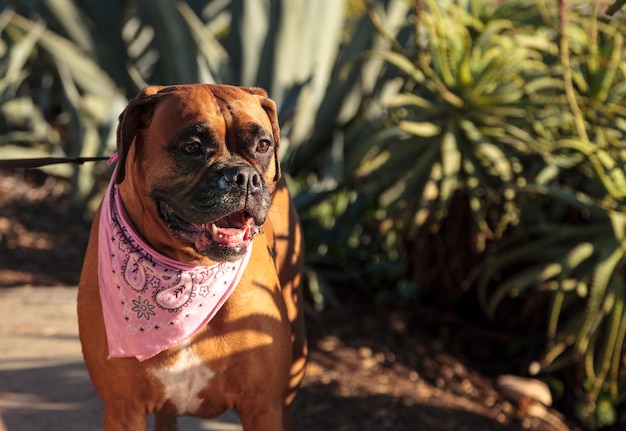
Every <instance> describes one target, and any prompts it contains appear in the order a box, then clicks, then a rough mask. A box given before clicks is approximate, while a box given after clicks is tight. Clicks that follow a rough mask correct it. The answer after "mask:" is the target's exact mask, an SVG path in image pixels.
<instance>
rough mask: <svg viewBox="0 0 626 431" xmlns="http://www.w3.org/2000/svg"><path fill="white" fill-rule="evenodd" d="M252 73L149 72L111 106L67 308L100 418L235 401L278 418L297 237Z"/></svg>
mask: <svg viewBox="0 0 626 431" xmlns="http://www.w3.org/2000/svg"><path fill="white" fill-rule="evenodd" d="M279 134H280V131H279V125H278V118H277V112H276V105H275V103H274V102H273V101H272V100H271V99H269V98H268V95H267V93H266V92H265V91H264V90H262V89H259V88H248V87H235V86H228V85H211V84H192V85H175V86H150V87H146V88H144V89H143V90H142V91H141V92H140V94H139V95H138V96H137V97H135V98H134V99H133V100H131V101H130V102H129V104H128V105H127V107H126V108H125V109H124V111H123V112H122V114H121V115H120V117H119V125H118V128H117V158H118V159H117V165H116V169H115V171H114V174H113V177H112V179H111V182H110V184H109V187H108V189H107V192H106V194H105V196H104V198H103V202H102V204H101V205H100V208H99V209H98V211H97V212H96V214H95V216H94V222H93V225H92V228H91V234H90V239H89V242H88V246H87V250H86V253H85V259H84V262H83V269H82V272H81V277H80V282H79V288H78V297H77V311H78V324H79V335H80V341H81V345H82V351H83V357H84V360H85V364H86V366H87V370H88V372H89V376H90V378H91V381H92V383H93V385H94V387H95V389H96V391H97V392H98V394H99V395H100V397H101V399H102V401H103V404H104V407H105V411H104V419H103V420H104V428H105V430H106V431H117V430H125V431H128V430H142V431H143V430H145V429H146V416H147V415H148V414H151V413H154V414H155V418H156V419H155V429H156V430H160V431H161V430H175V429H177V428H176V416H179V415H192V416H197V417H201V418H213V417H216V416H218V415H219V414H221V413H222V412H224V411H225V410H226V409H234V410H236V411H237V413H238V414H239V418H240V420H241V424H242V426H243V429H244V430H246V431H280V430H288V429H290V427H291V425H290V424H291V411H290V410H291V403H292V400H293V398H294V396H295V393H296V391H297V388H298V386H299V384H300V382H301V380H302V378H303V375H304V371H305V364H306V355H307V346H306V340H305V327H304V316H303V307H302V292H301V287H300V282H301V270H302V264H303V246H302V244H303V240H302V232H301V227H300V222H299V218H298V214H297V212H296V210H295V207H294V205H293V203H292V201H291V199H290V197H289V193H288V191H287V187H286V183H285V181H284V179H283V178H282V177H281V171H280V163H279V159H278V148H279V143H280V137H279Z"/></svg>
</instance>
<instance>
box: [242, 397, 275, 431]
mask: <svg viewBox="0 0 626 431" xmlns="http://www.w3.org/2000/svg"><path fill="white" fill-rule="evenodd" d="M254 404H255V403H251V404H249V405H244V406H240V407H239V408H238V409H237V413H239V418H240V419H241V425H242V426H243V431H283V430H284V428H283V407H282V401H281V400H277V401H276V402H274V403H270V404H266V405H265V406H259V405H254Z"/></svg>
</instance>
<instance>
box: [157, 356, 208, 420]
mask: <svg viewBox="0 0 626 431" xmlns="http://www.w3.org/2000/svg"><path fill="white" fill-rule="evenodd" d="M152 373H153V375H154V377H155V378H156V379H157V380H158V381H159V382H161V384H162V385H163V387H164V390H165V397H166V399H167V400H168V401H169V402H170V404H172V405H173V406H174V407H175V408H176V412H177V414H185V413H194V412H197V411H198V409H199V408H200V405H201V403H202V398H201V397H200V392H201V391H202V390H203V389H205V388H206V387H207V385H208V384H209V382H210V380H211V379H212V378H213V376H214V375H215V373H214V372H213V371H212V370H211V369H210V368H209V367H208V366H207V365H206V364H205V363H204V362H203V360H202V358H200V357H199V356H198V355H196V354H195V353H194V352H193V350H192V349H191V348H190V347H189V345H186V346H184V347H183V348H182V349H181V351H180V352H179V354H178V356H177V357H176V360H175V362H174V363H172V364H169V365H167V366H163V367H160V368H154V369H153V370H152Z"/></svg>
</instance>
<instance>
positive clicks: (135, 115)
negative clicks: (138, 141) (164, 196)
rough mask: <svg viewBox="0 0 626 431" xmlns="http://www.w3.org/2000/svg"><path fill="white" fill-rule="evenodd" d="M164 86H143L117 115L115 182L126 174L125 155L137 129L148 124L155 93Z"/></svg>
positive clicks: (118, 182) (120, 180)
mask: <svg viewBox="0 0 626 431" xmlns="http://www.w3.org/2000/svg"><path fill="white" fill-rule="evenodd" d="M163 88H164V87H160V86H150V87H145V88H144V89H143V90H141V92H140V93H139V94H138V95H137V97H135V98H134V99H132V100H131V101H130V102H129V103H128V105H127V106H126V108H125V109H124V110H123V111H122V113H121V114H120V116H119V124H118V126H117V156H118V158H119V159H118V162H117V173H116V177H115V182H116V183H117V184H120V183H121V182H122V181H123V180H124V177H125V175H126V156H127V155H128V150H129V149H130V146H131V145H132V143H133V140H134V139H135V136H136V135H137V131H138V130H139V129H140V128H142V127H145V126H147V125H149V124H150V120H151V119H152V112H153V108H154V103H155V102H156V99H157V95H158V93H159V91H160V90H161V89H163Z"/></svg>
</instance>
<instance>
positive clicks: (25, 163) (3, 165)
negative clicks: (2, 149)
mask: <svg viewBox="0 0 626 431" xmlns="http://www.w3.org/2000/svg"><path fill="white" fill-rule="evenodd" d="M109 158H110V157H41V158H37V159H10V160H0V169H15V168H24V169H33V168H39V167H41V166H48V165H56V164H59V163H73V164H75V165H82V164H83V163H86V162H99V161H102V160H109Z"/></svg>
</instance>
